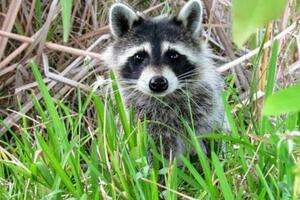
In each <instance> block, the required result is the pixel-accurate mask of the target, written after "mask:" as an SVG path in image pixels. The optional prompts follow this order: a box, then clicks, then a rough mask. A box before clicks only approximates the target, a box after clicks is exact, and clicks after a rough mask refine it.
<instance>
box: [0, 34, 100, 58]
mask: <svg viewBox="0 0 300 200" xmlns="http://www.w3.org/2000/svg"><path fill="white" fill-rule="evenodd" d="M0 36H3V37H8V38H11V39H15V40H18V41H21V42H26V43H33V42H35V40H34V39H33V38H30V37H26V36H22V35H18V34H14V33H8V32H5V31H0ZM45 46H46V47H47V48H48V49H52V50H56V51H61V52H66V53H70V54H73V55H77V56H90V57H91V58H95V59H101V55H100V54H98V53H93V52H89V51H84V50H81V49H76V48H72V47H67V46H64V45H60V44H55V43H53V42H46V43H45Z"/></svg>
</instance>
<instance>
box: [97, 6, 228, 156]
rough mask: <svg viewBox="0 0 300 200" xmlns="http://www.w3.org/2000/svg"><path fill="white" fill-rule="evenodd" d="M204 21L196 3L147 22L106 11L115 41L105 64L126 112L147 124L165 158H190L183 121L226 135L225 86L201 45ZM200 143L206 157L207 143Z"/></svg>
mask: <svg viewBox="0 0 300 200" xmlns="http://www.w3.org/2000/svg"><path fill="white" fill-rule="evenodd" d="M202 16H203V9H202V4H201V1H199V0H190V1H188V2H187V3H186V4H185V5H184V7H183V8H182V9H181V11H180V12H179V14H178V15H177V16H158V17H154V18H150V17H147V16H145V15H143V14H141V13H138V12H135V11H134V10H132V9H131V8H130V7H128V6H126V5H124V4H120V3H116V4H114V5H113V6H112V7H111V9H110V12H109V27H110V31H111V34H112V37H113V42H112V43H111V44H110V45H109V46H108V47H107V48H106V49H105V51H104V52H103V53H102V57H103V60H104V64H105V65H107V66H108V67H109V68H110V69H113V70H115V72H116V74H117V78H118V80H119V86H120V90H121V93H122V96H123V100H124V103H125V105H126V106H127V108H129V107H131V106H132V107H133V108H134V110H135V113H136V118H139V119H144V118H146V119H147V120H148V121H149V122H148V127H147V128H148V133H149V134H150V135H151V136H152V138H153V140H154V142H155V143H156V144H157V146H158V147H160V144H161V143H162V148H163V152H161V153H163V154H164V156H165V157H166V158H170V155H172V157H177V158H178V157H179V156H180V155H182V154H186V153H190V150H189V149H188V146H189V145H188V143H187V139H186V136H187V135H186V133H185V131H184V130H185V128H184V126H183V123H182V119H184V120H186V121H187V122H189V123H190V125H191V126H193V127H194V129H195V131H196V133H197V134H208V133H213V132H215V131H221V132H228V125H227V122H226V118H225V117H224V110H223V102H222V98H221V91H222V89H223V81H222V78H221V76H220V75H219V74H218V73H217V71H216V67H215V65H214V63H213V61H212V59H211V55H212V53H211V51H210V50H209V48H208V47H207V45H206V44H205V43H204V42H203V41H202V40H201V32H202ZM199 143H200V145H201V147H202V149H203V151H204V152H205V153H206V154H207V155H208V154H210V151H211V147H210V146H211V145H210V142H208V140H205V139H203V140H199ZM158 149H160V148H158Z"/></svg>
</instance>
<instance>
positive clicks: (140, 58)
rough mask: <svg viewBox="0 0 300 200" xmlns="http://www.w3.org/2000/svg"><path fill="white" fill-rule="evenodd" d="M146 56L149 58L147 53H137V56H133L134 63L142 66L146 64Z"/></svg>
mask: <svg viewBox="0 0 300 200" xmlns="http://www.w3.org/2000/svg"><path fill="white" fill-rule="evenodd" d="M146 56H147V54H146V52H139V53H136V54H135V55H134V56H133V62H134V64H136V65H140V64H142V63H143V62H144V60H145V58H146Z"/></svg>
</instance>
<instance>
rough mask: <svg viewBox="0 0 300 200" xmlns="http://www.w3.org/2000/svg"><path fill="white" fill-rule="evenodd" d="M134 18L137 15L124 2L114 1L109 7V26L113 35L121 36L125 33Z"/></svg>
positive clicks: (130, 26) (136, 18) (135, 18)
mask: <svg viewBox="0 0 300 200" xmlns="http://www.w3.org/2000/svg"><path fill="white" fill-rule="evenodd" d="M136 20H138V15H137V14H136V13H135V12H134V11H133V10H132V9H131V8H129V7H127V6H125V5H124V4H121V3H116V4H114V5H112V7H111V8H110V12H109V27H110V31H111V33H112V34H113V35H114V36H115V37H121V36H122V35H124V34H125V33H127V32H128V31H129V30H130V29H131V28H132V25H133V23H134V22H135V21H136Z"/></svg>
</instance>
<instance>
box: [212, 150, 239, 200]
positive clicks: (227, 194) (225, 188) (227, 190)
mask: <svg viewBox="0 0 300 200" xmlns="http://www.w3.org/2000/svg"><path fill="white" fill-rule="evenodd" d="M211 156H212V163H213V165H214V167H215V169H216V174H217V176H218V178H219V181H220V185H221V190H222V194H223V195H224V199H225V200H231V199H235V198H234V195H233V194H232V189H231V187H230V186H229V183H228V180H227V177H226V175H225V173H224V170H223V167H222V164H221V162H220V161H219V158H218V156H217V155H216V154H215V153H214V152H212V155H211Z"/></svg>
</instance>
